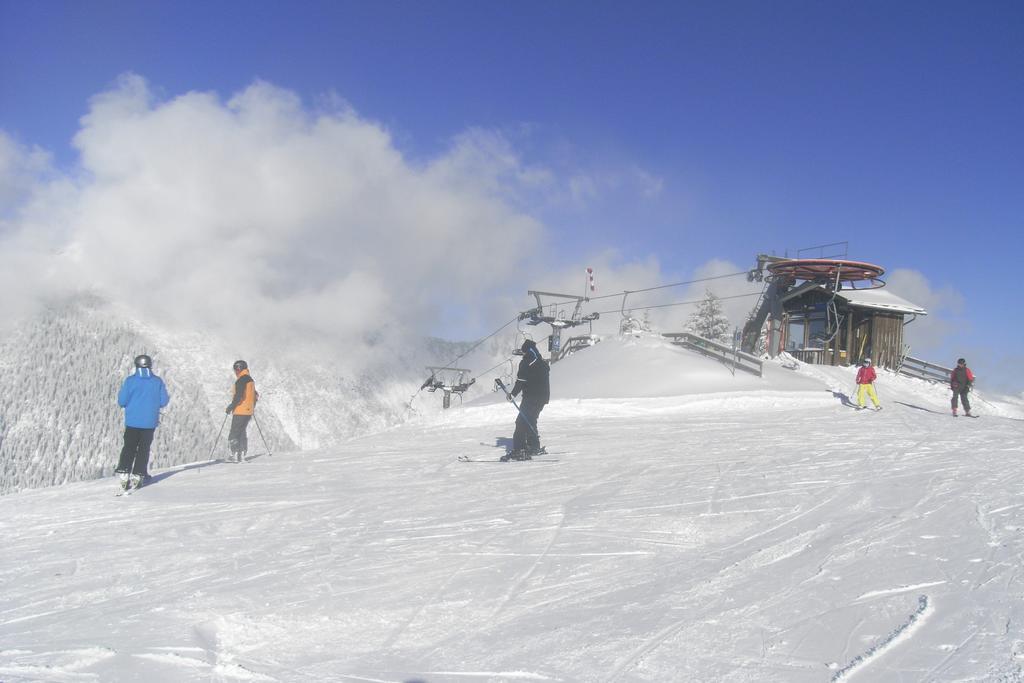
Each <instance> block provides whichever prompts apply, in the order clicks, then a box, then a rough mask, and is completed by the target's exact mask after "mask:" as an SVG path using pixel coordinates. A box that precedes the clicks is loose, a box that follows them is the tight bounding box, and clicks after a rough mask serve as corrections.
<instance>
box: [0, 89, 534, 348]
mask: <svg viewBox="0 0 1024 683" xmlns="http://www.w3.org/2000/svg"><path fill="white" fill-rule="evenodd" d="M74 143H75V146H76V147H77V149H78V151H79V152H80V158H81V167H80V168H79V169H77V170H76V172H75V174H74V176H73V177H68V178H59V179H50V180H49V181H48V182H46V183H42V184H37V185H36V186H35V187H34V188H32V196H31V198H30V199H29V200H28V201H27V202H24V203H23V205H22V206H21V208H20V210H19V213H18V214H17V217H16V218H13V219H11V220H10V221H9V222H8V225H7V230H5V231H4V233H2V234H3V239H4V244H3V245H2V246H3V250H2V253H0V271H3V272H4V273H5V276H4V280H5V281H6V282H5V284H8V285H9V284H11V283H12V282H20V285H21V287H22V288H23V289H26V290H28V291H37V290H43V291H46V290H49V289H50V288H66V289H69V290H72V289H91V290H93V291H96V292H98V293H100V294H102V295H104V296H105V297H108V298H110V299H111V300H114V301H121V302H126V303H128V304H129V305H135V306H137V310H139V311H142V310H146V311H149V312H151V313H153V314H155V315H159V316H162V317H165V318H168V319H170V320H171V321H174V322H177V323H184V324H191V325H197V326H200V327H202V328H215V329H219V330H221V331H223V332H227V333H234V334H236V335H238V336H243V337H250V336H252V335H258V336H263V335H270V334H274V333H277V332H281V333H283V334H285V335H286V336H292V337H300V338H301V337H302V336H306V337H311V338H324V339H331V340H334V341H337V342H340V343H352V344H355V343H358V341H359V340H360V339H362V338H363V337H364V336H365V335H366V333H367V332H372V331H375V330H376V329H377V328H378V327H379V326H380V325H381V324H382V322H381V321H389V324H390V325H392V326H395V325H396V324H397V325H398V326H404V327H406V328H411V329H425V328H426V327H427V326H428V322H429V320H430V319H431V317H432V316H433V315H434V314H435V313H436V311H437V310H438V308H439V307H440V306H441V305H442V304H443V303H445V302H453V301H454V302H459V303H465V304H470V305H472V304H474V303H477V302H478V299H479V297H480V296H481V295H482V293H483V292H485V291H487V289H488V288H490V287H495V286H499V285H500V284H503V283H507V282H508V281H509V280H510V279H511V277H510V276H511V274H512V273H514V272H516V269H517V268H518V267H520V266H521V263H522V260H523V258H524V255H525V254H526V253H527V251H528V249H529V246H530V244H531V243H533V242H535V241H536V240H537V239H539V238H540V237H541V235H542V228H541V226H540V225H539V223H538V222H537V221H535V220H534V219H533V218H531V217H530V216H529V215H526V214H525V213H523V212H521V211H518V210H517V209H516V208H515V207H514V202H513V201H512V200H511V199H510V197H513V196H514V194H515V192H516V189H517V188H518V187H525V188H530V187H534V186H536V185H538V184H543V183H545V182H547V181H548V179H547V178H546V177H545V173H544V171H543V169H531V168H528V167H526V166H524V165H523V164H522V163H521V162H520V161H519V160H518V158H517V157H516V156H515V154H514V153H513V152H512V150H511V148H510V147H509V146H508V145H507V143H504V142H503V141H502V140H501V138H500V136H494V135H488V134H486V133H484V132H481V131H475V132H471V133H469V134H466V135H463V136H460V137H459V138H458V139H457V140H456V141H455V142H454V144H453V146H452V148H451V149H450V150H449V151H448V152H447V153H446V154H444V155H442V156H441V157H439V158H437V159H434V160H431V161H429V162H427V163H413V162H411V161H409V160H407V159H405V158H404V157H403V155H402V154H401V153H400V152H399V151H398V150H397V149H396V148H395V146H394V145H393V144H392V140H391V138H390V136H389V134H388V131H387V130H386V129H384V128H383V127H382V126H380V125H379V124H377V123H375V122H373V121H369V120H366V119H363V118H360V117H359V116H358V115H357V114H356V113H355V112H353V111H352V110H351V109H350V108H347V107H345V106H340V107H339V108H337V109H334V110H330V111H326V112H317V113H312V112H310V111H308V110H307V109H306V108H305V107H304V106H303V104H302V102H301V101H300V100H299V98H298V97H297V96H296V95H295V94H294V93H291V92H289V91H286V90H282V89H280V88H277V87H274V86H272V85H270V84H267V83H255V84H253V85H252V86H250V87H248V88H246V89H245V90H244V91H242V92H241V93H239V94H237V95H235V96H234V97H232V98H231V99H229V100H228V101H226V102H224V101H221V100H220V99H219V98H218V97H217V96H216V95H215V94H212V93H198V92H190V93H186V94H184V95H181V96H178V97H174V98H172V99H169V100H167V101H157V99H156V98H155V97H154V96H153V94H152V92H151V90H150V89H149V87H148V85H147V83H146V82H145V81H144V80H143V79H142V78H140V77H138V76H134V75H128V76H125V77H124V78H122V79H121V80H120V82H119V83H118V84H117V86H116V87H115V88H113V89H111V90H110V91H107V92H103V93H101V94H99V95H97V96H96V97H95V98H93V100H92V101H91V103H90V108H89V111H88V113H87V114H86V115H85V116H84V117H83V118H82V127H81V130H80V131H79V132H78V134H77V135H76V136H75V140H74ZM11 150H12V146H11V144H10V142H9V141H8V140H7V138H4V137H0V172H2V173H3V176H2V179H3V180H4V181H5V183H4V187H5V191H7V188H10V187H13V186H16V183H10V182H7V178H8V177H9V176H12V175H16V174H15V171H17V170H18V169H19V168H23V167H26V166H27V165H28V166H30V164H29V163H28V162H30V161H35V162H38V157H37V156H34V153H32V152H26V151H25V150H14V151H13V152H12V151H11ZM10 169H14V171H11V170H10ZM15 189H17V188H15ZM21 191H22V194H24V192H25V184H24V183H23V184H22V188H21ZM5 299H6V298H5ZM395 321H399V322H397V323H396V322H395Z"/></svg>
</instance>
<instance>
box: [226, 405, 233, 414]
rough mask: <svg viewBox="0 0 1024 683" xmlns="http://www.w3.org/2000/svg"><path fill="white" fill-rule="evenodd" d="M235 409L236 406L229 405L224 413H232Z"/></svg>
mask: <svg viewBox="0 0 1024 683" xmlns="http://www.w3.org/2000/svg"><path fill="white" fill-rule="evenodd" d="M234 409H235V408H234V406H228V407H227V408H225V409H224V413H225V414H226V415H230V414H231V411H232V410H234Z"/></svg>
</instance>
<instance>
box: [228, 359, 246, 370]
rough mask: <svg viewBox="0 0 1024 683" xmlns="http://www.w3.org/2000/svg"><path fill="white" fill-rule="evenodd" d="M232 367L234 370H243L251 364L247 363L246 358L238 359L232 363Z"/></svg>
mask: <svg viewBox="0 0 1024 683" xmlns="http://www.w3.org/2000/svg"><path fill="white" fill-rule="evenodd" d="M231 369H232V370H234V371H235V372H241V371H242V370H248V369H249V364H248V363H246V362H245V361H244V360H236V361H235V362H234V363H233V364H232V365H231Z"/></svg>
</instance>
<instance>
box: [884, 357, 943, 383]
mask: <svg viewBox="0 0 1024 683" xmlns="http://www.w3.org/2000/svg"><path fill="white" fill-rule="evenodd" d="M896 372H898V373H899V374H901V375H906V376H907V377H916V378H918V379H926V380H928V381H929V382H949V376H950V375H951V374H952V373H953V368H947V367H945V366H944V365H936V364H935V363H929V362H928V361H924V360H921V359H920V358H914V357H913V356H907V357H905V358H904V359H903V363H901V364H900V367H899V368H897V370H896Z"/></svg>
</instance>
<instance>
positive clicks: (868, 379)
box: [857, 365, 877, 384]
mask: <svg viewBox="0 0 1024 683" xmlns="http://www.w3.org/2000/svg"><path fill="white" fill-rule="evenodd" d="M876 377H877V375H875V369H874V368H873V367H872V366H870V365H862V366H861V368H860V370H858V371H857V384H873V383H874V381H875V378H876Z"/></svg>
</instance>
